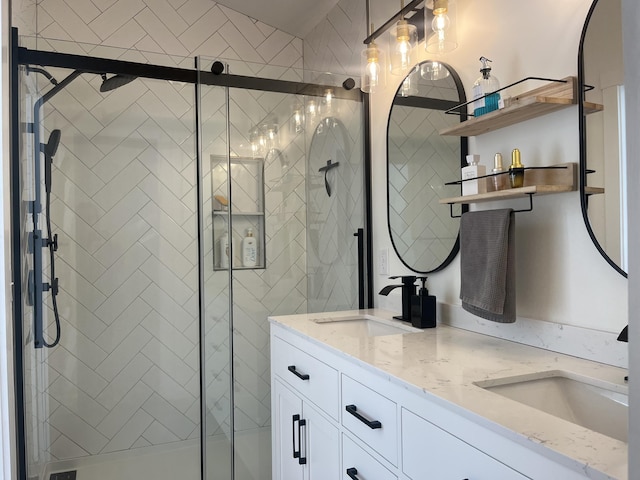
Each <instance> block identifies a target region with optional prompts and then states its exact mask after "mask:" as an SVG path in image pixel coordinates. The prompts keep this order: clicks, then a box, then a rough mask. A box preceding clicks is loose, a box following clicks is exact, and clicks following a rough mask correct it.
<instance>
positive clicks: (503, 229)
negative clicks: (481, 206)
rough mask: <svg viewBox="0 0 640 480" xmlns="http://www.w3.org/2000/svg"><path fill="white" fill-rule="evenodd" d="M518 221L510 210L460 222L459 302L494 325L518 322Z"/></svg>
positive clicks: (465, 217)
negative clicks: (516, 222) (515, 236)
mask: <svg viewBox="0 0 640 480" xmlns="http://www.w3.org/2000/svg"><path fill="white" fill-rule="evenodd" d="M514 227H515V217H514V214H513V210H512V209H510V208H507V209H502V210H483V211H478V212H467V213H465V214H463V215H462V218H461V220H460V277H461V282H460V299H461V300H462V308H464V309H465V310H466V311H468V312H470V313H473V314H474V315H477V316H478V317H482V318H486V319H487V320H492V321H494V322H500V323H513V322H515V321H516V276H515V273H516V272H515V244H514Z"/></svg>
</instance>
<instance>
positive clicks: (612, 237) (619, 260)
mask: <svg viewBox="0 0 640 480" xmlns="http://www.w3.org/2000/svg"><path fill="white" fill-rule="evenodd" d="M579 77H580V78H579V82H580V87H581V88H582V90H581V91H583V92H584V100H585V102H589V104H587V103H584V104H583V105H581V115H580V149H581V151H580V156H581V173H582V175H581V176H582V185H581V191H582V206H583V214H584V218H585V222H586V224H587V229H588V230H589V233H590V235H591V238H592V239H593V241H594V243H595V245H596V247H597V248H598V250H600V252H601V253H602V255H603V256H604V258H605V259H606V260H607V261H608V262H609V263H610V264H611V265H612V266H613V267H614V268H615V269H616V270H618V271H619V272H620V273H622V274H623V275H625V276H626V273H625V271H626V269H627V267H626V265H627V242H626V238H627V235H626V172H625V164H626V158H625V148H624V146H625V128H624V118H625V112H624V65H623V61H622V14H621V0H595V1H594V2H593V4H592V7H591V10H590V11H589V15H588V16H587V20H586V22H585V26H584V29H583V33H582V41H581V45H580V54H579ZM591 103H593V104H596V105H597V108H589V106H590V104H591Z"/></svg>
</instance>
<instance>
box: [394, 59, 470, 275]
mask: <svg viewBox="0 0 640 480" xmlns="http://www.w3.org/2000/svg"><path fill="white" fill-rule="evenodd" d="M465 101H466V98H465V94H464V89H463V88H462V83H461V82H460V79H459V77H458V75H457V74H456V72H455V71H454V70H453V69H452V68H451V67H450V66H448V65H446V64H444V63H439V62H432V61H428V62H423V63H422V64H420V65H418V66H417V67H416V68H415V69H414V70H412V72H411V73H410V74H409V75H407V77H406V78H405V80H404V81H403V82H402V84H401V85H400V88H399V89H398V91H397V93H396V97H395V99H394V102H393V105H392V107H391V112H390V114H389V124H388V127H387V128H388V129H387V149H388V151H387V196H388V198H387V200H388V204H387V212H388V218H389V234H390V236H391V242H392V243H393V247H394V248H395V250H396V253H397V254H398V257H400V260H402V262H403V263H404V264H405V265H406V266H407V267H408V268H410V269H411V270H413V271H415V272H420V273H429V272H435V271H438V270H441V269H443V268H444V267H446V266H447V265H448V264H449V263H450V262H451V260H453V258H454V257H455V256H456V254H457V253H458V230H459V226H460V219H459V218H451V215H450V211H449V206H448V205H440V204H439V203H438V201H439V200H440V199H441V198H445V197H455V196H458V195H460V185H447V186H445V183H447V182H450V181H452V180H455V179H457V178H460V168H461V167H462V166H463V165H464V158H465V156H466V154H467V139H466V138H464V137H463V138H461V139H460V138H457V137H444V136H440V134H439V133H438V132H439V130H441V129H443V128H445V127H448V126H451V125H453V124H455V123H458V122H460V121H462V120H465V117H464V116H463V117H462V118H461V117H460V116H457V115H446V114H445V113H444V111H445V110H447V109H449V108H452V107H454V106H456V105H459V104H460V103H464V102H465ZM466 208H467V207H466V205H465V206H463V211H466ZM458 214H459V213H458Z"/></svg>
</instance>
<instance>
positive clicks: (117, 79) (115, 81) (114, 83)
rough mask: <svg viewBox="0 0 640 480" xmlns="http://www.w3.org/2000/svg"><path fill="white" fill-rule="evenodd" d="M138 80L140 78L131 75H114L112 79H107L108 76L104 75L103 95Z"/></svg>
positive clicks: (101, 88)
mask: <svg viewBox="0 0 640 480" xmlns="http://www.w3.org/2000/svg"><path fill="white" fill-rule="evenodd" d="M136 78H138V77H133V76H130V75H114V76H113V77H111V78H107V76H106V75H105V74H104V73H103V74H102V85H100V91H101V92H103V93H105V92H110V91H111V90H115V89H116V88H120V87H122V86H123V85H126V84H127V83H129V82H133V81H134V80H135V79H136Z"/></svg>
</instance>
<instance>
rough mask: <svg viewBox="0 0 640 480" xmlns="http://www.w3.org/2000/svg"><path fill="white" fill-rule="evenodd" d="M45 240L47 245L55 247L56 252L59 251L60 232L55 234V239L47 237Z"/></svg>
mask: <svg viewBox="0 0 640 480" xmlns="http://www.w3.org/2000/svg"><path fill="white" fill-rule="evenodd" d="M45 242H46V243H45V246H47V247H49V248H51V247H53V251H54V252H57V251H58V234H57V233H56V234H55V235H54V236H53V240H51V239H47V240H46V241H45Z"/></svg>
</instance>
